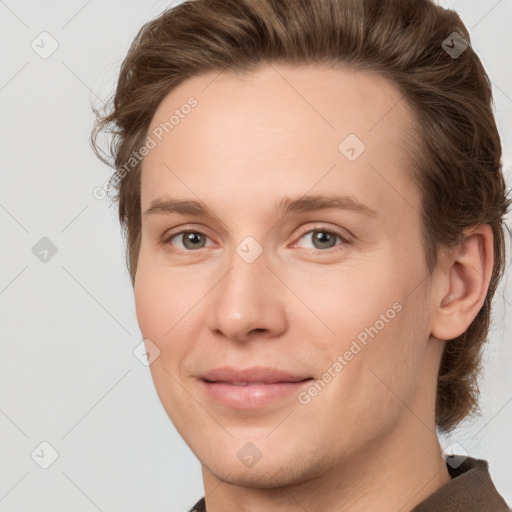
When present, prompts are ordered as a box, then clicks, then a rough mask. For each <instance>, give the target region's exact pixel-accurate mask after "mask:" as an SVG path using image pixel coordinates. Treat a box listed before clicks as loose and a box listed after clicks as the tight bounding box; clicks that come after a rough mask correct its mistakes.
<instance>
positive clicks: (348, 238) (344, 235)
mask: <svg viewBox="0 0 512 512" xmlns="http://www.w3.org/2000/svg"><path fill="white" fill-rule="evenodd" d="M312 231H322V232H325V233H331V234H334V235H336V236H338V237H339V238H340V240H341V241H342V243H341V244H337V245H335V246H333V247H329V248H328V249H309V250H310V251H314V252H317V253H322V252H329V251H330V250H336V249H335V248H336V247H338V246H339V245H347V244H350V243H352V242H353V241H354V236H353V235H352V234H351V233H349V232H348V231H347V230H343V229H342V228H337V227H331V226H328V225H327V224H323V223H317V224H315V225H314V226H305V227H303V228H300V233H299V235H298V237H297V241H298V240H300V239H301V238H302V237H303V236H304V235H306V234H307V233H311V232H312ZM296 243H297V242H294V245H295V244H296ZM305 250H308V249H307V248H306V249H305Z"/></svg>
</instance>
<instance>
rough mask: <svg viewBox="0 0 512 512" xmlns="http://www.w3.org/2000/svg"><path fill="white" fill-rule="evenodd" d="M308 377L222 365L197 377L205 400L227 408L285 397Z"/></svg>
mask: <svg viewBox="0 0 512 512" xmlns="http://www.w3.org/2000/svg"><path fill="white" fill-rule="evenodd" d="M312 380H313V377H305V376H303V375H298V374H293V373H290V372H286V371H283V370H279V369H275V368H265V367H253V368H248V369H246V370H237V369H234V368H229V367H223V368H217V369H215V370H211V371H209V372H205V373H203V374H201V375H200V377H199V381H200V383H201V387H202V389H203V392H204V393H205V395H206V397H207V399H209V400H213V401H214V402H216V403H218V404H219V405H223V406H225V407H228V408H233V409H246V410H250V409H259V408H262V407H265V406H267V405H269V404H271V403H274V402H277V401H279V400H286V399H288V400H289V399H290V396H292V395H296V394H297V393H298V392H299V391H300V390H301V389H302V388H303V387H305V386H307V385H308V383H309V382H310V381H312Z"/></svg>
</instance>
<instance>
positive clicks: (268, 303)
mask: <svg viewBox="0 0 512 512" xmlns="http://www.w3.org/2000/svg"><path fill="white" fill-rule="evenodd" d="M267 264H268V258H267V257H266V253H265V251H264V250H263V247H262V246H261V245H260V244H259V243H258V242H257V241H256V240H255V239H253V238H252V237H247V238H245V239H244V240H242V242H241V243H240V244H239V245H238V246H236V247H235V248H234V249H233V251H232V253H231V254H230V257H229V259H228V261H227V273H226V274H225V275H224V277H223V278H222V279H221V281H220V282H219V283H218V286H216V287H215V288H216V290H215V293H214V294H212V297H211V301H212V302H211V303H210V313H209V324H210V328H211V329H212V330H218V331H221V332H222V333H223V334H224V335H226V336H227V337H229V338H232V339H244V338H245V336H246V335H247V334H249V333H250V332H251V331H252V330H255V329H258V330H261V329H264V330H274V329H280V328H282V326H283V325H284V323H283V322H284V318H283V316H282V315H283V311H282V310H281V308H280V306H279V304H278V301H279V294H276V288H275V287H276V286H277V283H273V282H272V279H274V280H275V277H274V276H273V274H272V272H270V270H269V269H268V268H267Z"/></svg>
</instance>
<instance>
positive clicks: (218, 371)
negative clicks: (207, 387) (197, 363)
mask: <svg viewBox="0 0 512 512" xmlns="http://www.w3.org/2000/svg"><path fill="white" fill-rule="evenodd" d="M199 378H200V379H202V380H207V381H210V382H261V383H264V384H275V383H276V382H300V381H303V380H306V379H309V378H311V377H308V376H305V375H299V374H294V373H290V372H287V371H284V370H279V369H278V368H269V367H266V366H253V367H251V368H245V369H237V368H233V367H230V366H223V367H220V368H214V369H212V370H208V371H206V372H203V373H201V374H200V375H199Z"/></svg>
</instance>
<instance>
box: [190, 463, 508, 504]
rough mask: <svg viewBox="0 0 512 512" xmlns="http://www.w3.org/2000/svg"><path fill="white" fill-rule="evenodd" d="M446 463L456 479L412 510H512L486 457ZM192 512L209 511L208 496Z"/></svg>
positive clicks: (453, 478)
mask: <svg viewBox="0 0 512 512" xmlns="http://www.w3.org/2000/svg"><path fill="white" fill-rule="evenodd" d="M452 465H453V466H455V465H456V464H452ZM446 466H447V468H448V471H449V472H450V475H451V476H452V480H450V481H449V482H448V483H446V484H445V485H443V486H442V487H441V488H440V489H438V490H437V491H436V492H434V493H433V494H431V495H430V496H429V497H428V498H426V499H425V500H423V501H422V502H421V503H419V504H418V505H416V506H415V507H414V508H413V509H412V510H411V511H410V512H510V511H511V510H512V509H510V508H509V507H508V506H507V503H506V502H505V500H504V499H503V498H502V496H501V495H500V494H499V493H498V491H497V490H496V487H494V484H493V483H492V480H491V476H490V474H489V464H488V462H487V461H486V460H482V459H473V458H471V457H467V458H466V459H465V460H464V462H462V464H460V465H458V467H457V468H452V467H451V466H450V464H446ZM189 512H206V505H205V501H204V497H203V498H201V499H200V500H199V501H198V502H197V503H196V504H195V505H194V507H193V508H192V509H190V511H189ZM404 512H405V511H404Z"/></svg>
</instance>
